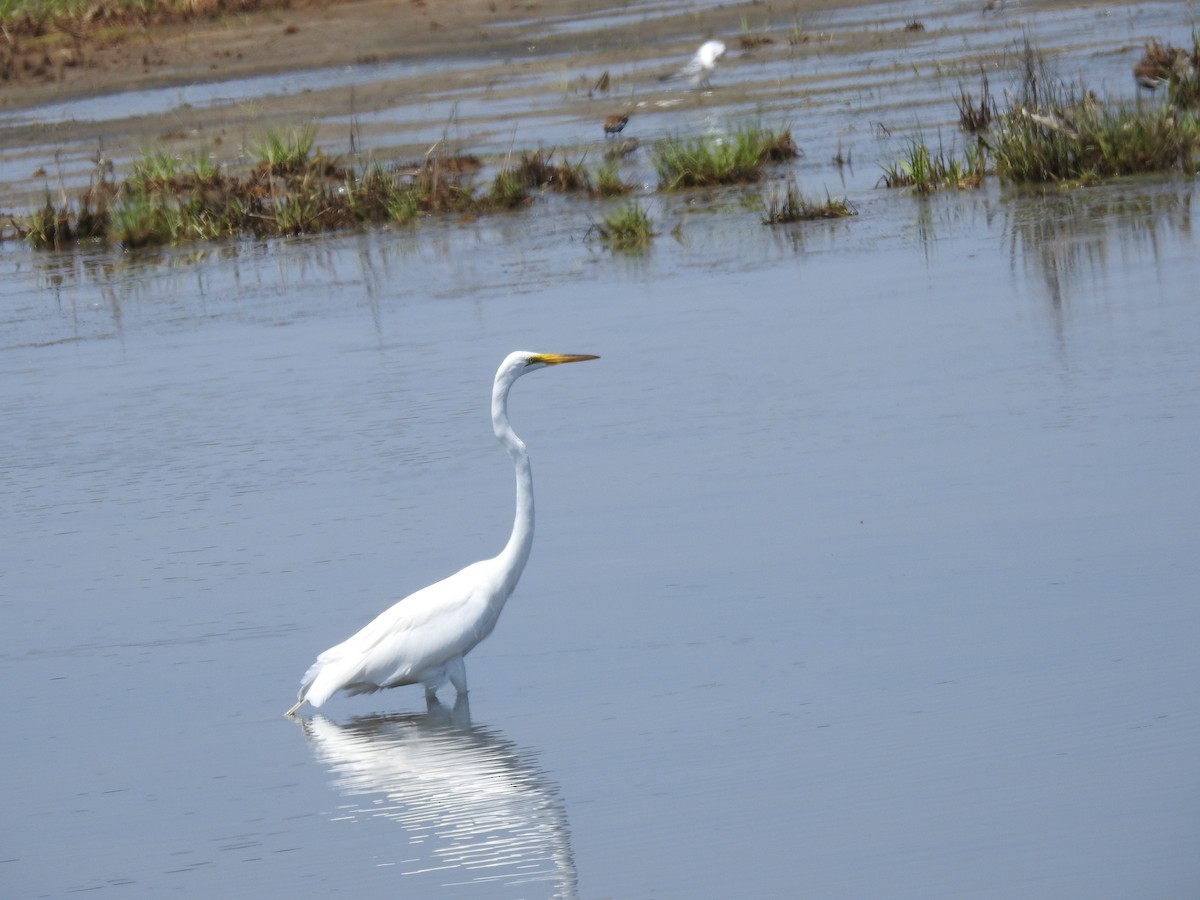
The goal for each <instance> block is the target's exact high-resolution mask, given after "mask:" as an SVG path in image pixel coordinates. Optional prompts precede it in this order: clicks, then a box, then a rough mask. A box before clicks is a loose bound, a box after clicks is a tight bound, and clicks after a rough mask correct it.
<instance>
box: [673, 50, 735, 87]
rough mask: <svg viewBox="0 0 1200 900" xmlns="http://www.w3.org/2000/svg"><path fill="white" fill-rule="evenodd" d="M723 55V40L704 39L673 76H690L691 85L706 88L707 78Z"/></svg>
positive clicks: (715, 68)
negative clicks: (685, 63) (694, 53)
mask: <svg viewBox="0 0 1200 900" xmlns="http://www.w3.org/2000/svg"><path fill="white" fill-rule="evenodd" d="M724 56H725V44H724V43H723V42H721V41H717V40H710V41H705V42H704V43H703V44H701V45H700V49H699V50H697V51H696V55H695V56H693V57H692V58H691V60H690V61H689V62H688V64H687V65H686V66H684V67H683V68H682V69H680V70H679V72H678V73H677V74H676V75H675V76H674V77H677V78H690V79H691V81H692V87H694V88H705V89H707V88H708V86H709V85H708V79H709V78H710V77H711V76H712V73H713V72H715V71H716V70H717V63H718V62H720V61H721V58H722V57H724ZM666 77H667V78H671V77H672V76H670V75H668V76H666Z"/></svg>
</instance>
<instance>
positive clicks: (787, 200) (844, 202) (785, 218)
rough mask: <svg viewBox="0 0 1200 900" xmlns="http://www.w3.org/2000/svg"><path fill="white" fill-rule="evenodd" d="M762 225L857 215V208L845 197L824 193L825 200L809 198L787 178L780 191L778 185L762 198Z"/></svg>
mask: <svg viewBox="0 0 1200 900" xmlns="http://www.w3.org/2000/svg"><path fill="white" fill-rule="evenodd" d="M763 205H764V209H765V212H764V214H763V218H762V223H763V224H764V225H785V224H787V223H789V222H809V221H813V220H815V219H842V218H845V217H846V216H856V215H858V208H857V207H855V205H854V204H853V203H851V202H850V201H849V200H848V199H847V198H845V197H843V198H842V199H841V200H835V199H833V198H832V197H830V196H829V193H828V192H826V194H825V202H824V203H820V202H817V201H814V200H810V199H808V198H807V197H805V196H804V195H803V194H801V193H800V189H799V188H798V187H797V186H796V182H794V181H792V180H791V179H789V180H788V183H787V187H786V188H785V189H784V190H783V191H782V192H780V190H779V188H778V186H776V187H774V188H772V189H771V191H770V193H769V194H768V195H767V196H766V197H764V198H763Z"/></svg>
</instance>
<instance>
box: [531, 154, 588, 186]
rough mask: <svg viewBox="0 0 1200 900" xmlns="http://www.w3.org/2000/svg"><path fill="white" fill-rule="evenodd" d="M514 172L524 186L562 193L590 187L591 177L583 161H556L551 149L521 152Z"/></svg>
mask: <svg viewBox="0 0 1200 900" xmlns="http://www.w3.org/2000/svg"><path fill="white" fill-rule="evenodd" d="M516 174H517V175H518V177H520V178H521V179H522V180H523V181H524V183H525V185H526V187H531V188H548V189H549V190H552V191H557V192H559V193H564V194H565V193H570V192H572V191H591V189H592V178H591V176H590V175H589V174H588V171H587V169H586V168H585V167H584V161H583V160H582V159H580V160H579V161H578V162H575V163H572V162H570V161H569V160H566V159H564V160H563V161H562V162H561V163H556V162H554V151H553V150H551V151H550V152H548V153H546V152H543V151H541V150H535V151H533V152H531V153H523V154H522V155H521V161H520V162H519V163H518V164H517V167H516Z"/></svg>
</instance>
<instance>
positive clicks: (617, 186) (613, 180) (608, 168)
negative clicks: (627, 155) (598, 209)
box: [592, 157, 634, 197]
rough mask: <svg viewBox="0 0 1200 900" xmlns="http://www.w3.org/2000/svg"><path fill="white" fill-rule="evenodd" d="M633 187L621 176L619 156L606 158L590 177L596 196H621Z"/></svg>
mask: <svg viewBox="0 0 1200 900" xmlns="http://www.w3.org/2000/svg"><path fill="white" fill-rule="evenodd" d="M633 189H634V186H633V185H632V184H630V183H629V182H628V181H626V180H625V179H624V178H622V177H621V163H620V159H619V158H614V157H608V158H606V159H605V160H604V162H603V163H601V164H600V166H599V167H598V168H597V169H596V172H595V175H594V176H593V178H592V193H593V194H594V195H596V196H598V197H621V196H624V195H625V194H628V193H630V192H631V191H633Z"/></svg>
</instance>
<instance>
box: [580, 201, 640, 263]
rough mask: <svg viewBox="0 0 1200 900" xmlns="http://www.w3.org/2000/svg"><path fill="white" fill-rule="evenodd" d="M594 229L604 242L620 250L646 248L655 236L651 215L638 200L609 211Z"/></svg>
mask: <svg viewBox="0 0 1200 900" xmlns="http://www.w3.org/2000/svg"><path fill="white" fill-rule="evenodd" d="M592 229H593V230H594V231H595V232H596V234H597V236H598V237H599V238H600V240H601V241H602V242H603V243H605V244H607V245H608V246H609V247H610V248H611V249H613V250H619V251H626V252H628V251H639V250H645V249H646V248H647V247H649V246H650V241H651V240H653V238H654V227H653V223H652V222H651V221H650V216H649V215H647V214H646V211H645V210H644V209H642V207H641V205H640V204H639V203H638V202H637V201H636V200H634V201H632V202H629V203H627V204H625V205H624V206H622V207H621V208H620V209H618V210H616V211H615V212H612V213H609V214H608V215H607V216H605V217H604V220H603V221H602V222H600V223H599V224H596V225H593V226H592Z"/></svg>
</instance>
